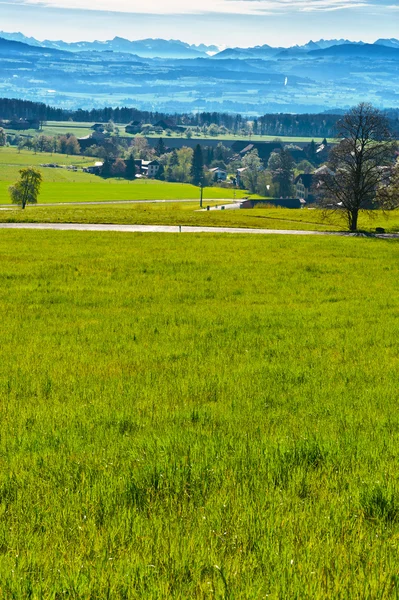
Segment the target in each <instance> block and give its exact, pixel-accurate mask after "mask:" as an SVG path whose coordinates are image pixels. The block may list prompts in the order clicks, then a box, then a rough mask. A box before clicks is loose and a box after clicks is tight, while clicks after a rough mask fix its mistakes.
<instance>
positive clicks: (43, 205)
mask: <svg viewBox="0 0 399 600" xmlns="http://www.w3.org/2000/svg"><path fill="white" fill-rule="evenodd" d="M180 202H198V204H199V200H198V199H197V198H191V199H190V198H180V199H179V200H93V201H91V202H45V203H44V202H43V203H38V204H35V208H38V207H39V208H47V207H48V206H91V205H94V206H98V205H99V204H179V203H180ZM207 202H218V203H219V205H220V204H224V203H226V206H227V203H230V202H233V201H232V199H231V198H230V199H228V198H207V199H206V200H205V199H204V204H205V205H206V203H207ZM0 206H1V207H2V208H1V210H8V209H13V210H17V207H16V206H15V205H13V204H0ZM218 208H219V209H220V206H218ZM202 210H206V208H205V209H202Z"/></svg>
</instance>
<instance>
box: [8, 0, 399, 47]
mask: <svg viewBox="0 0 399 600" xmlns="http://www.w3.org/2000/svg"><path fill="white" fill-rule="evenodd" d="M0 17H1V18H0V28H1V29H2V30H3V31H7V32H14V31H21V32H22V33H24V34H25V35H33V36H34V37H37V38H39V39H45V38H47V39H52V40H55V39H64V40H66V41H78V40H94V39H102V40H103V39H110V38H112V37H114V36H116V35H118V36H122V37H126V38H128V39H142V38H145V37H162V38H167V39H169V38H174V39H181V40H184V41H188V42H193V43H200V42H205V43H213V44H217V45H219V46H239V45H241V46H242V45H245V46H250V45H256V44H271V45H281V46H289V45H293V44H296V43H304V42H307V41H309V39H313V40H318V39H320V38H324V39H330V38H341V37H344V38H349V39H352V40H359V39H363V41H375V40H376V39H377V38H379V37H399V0H144V1H138V0H112V1H111V0H0Z"/></svg>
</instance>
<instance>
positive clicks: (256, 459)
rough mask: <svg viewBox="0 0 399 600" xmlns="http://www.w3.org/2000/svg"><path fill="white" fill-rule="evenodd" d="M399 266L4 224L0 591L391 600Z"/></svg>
mask: <svg viewBox="0 0 399 600" xmlns="http://www.w3.org/2000/svg"><path fill="white" fill-rule="evenodd" d="M43 210H44V209H43ZM28 212H29V211H28ZM398 265H399V244H398V243H397V242H396V241H386V240H375V239H355V238H344V239H343V238H342V239H341V238H339V239H338V238H317V239H313V238H305V239H303V238H295V239H292V238H285V237H278V238H277V237H273V236H271V237H267V238H262V239H259V238H257V237H256V236H255V237H250V236H217V235H173V236H170V235H162V234H161V235H155V234H150V235H129V234H112V233H109V234H108V233H106V234H93V233H76V232H75V233H74V232H68V233H58V232H26V231H25V232H23V231H1V232H0V279H1V282H2V285H1V286H0V303H1V311H2V344H1V360H0V407H1V419H0V456H1V471H0V510H1V515H2V519H1V520H0V598H1V599H3V598H4V599H7V600H8V599H9V598H14V599H15V600H25V599H26V598H34V599H35V600H47V599H52V600H55V599H57V600H58V599H60V598H69V599H72V598H73V599H76V600H77V599H87V600H89V599H93V600H94V599H96V600H97V599H99V598H110V599H111V598H112V600H133V599H138V600H139V599H140V600H141V599H143V598H146V599H149V600H163V599H164V600H169V599H170V598H174V599H176V600H186V599H188V598H190V599H201V600H202V599H208V598H209V599H212V600H216V599H217V600H219V599H230V600H232V599H241V598H245V599H246V600H259V599H261V598H270V599H276V600H277V599H286V598H297V599H298V600H299V599H301V600H302V599H303V598H312V600H322V599H323V600H324V599H326V598H337V599H338V598H342V599H344V598H380V599H388V598H392V599H395V598H398V597H399V577H398V568H397V553H398V539H399V476H398V469H397V464H398V460H399V412H398V406H397V395H398V387H399V378H398V368H399V361H398V337H399V319H398V314H399V266H398Z"/></svg>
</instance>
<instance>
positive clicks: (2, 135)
mask: <svg viewBox="0 0 399 600" xmlns="http://www.w3.org/2000/svg"><path fill="white" fill-rule="evenodd" d="M6 141H7V136H6V132H5V131H4V129H3V128H2V127H0V146H5V145H6Z"/></svg>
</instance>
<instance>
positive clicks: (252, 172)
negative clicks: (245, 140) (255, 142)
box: [242, 150, 262, 194]
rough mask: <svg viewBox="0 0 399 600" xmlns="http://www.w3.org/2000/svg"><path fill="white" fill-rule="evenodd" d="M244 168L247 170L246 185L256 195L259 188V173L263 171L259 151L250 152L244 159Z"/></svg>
mask: <svg viewBox="0 0 399 600" xmlns="http://www.w3.org/2000/svg"><path fill="white" fill-rule="evenodd" d="M242 166H243V167H244V168H245V169H246V170H245V171H244V173H243V181H244V185H245V187H246V188H247V190H248V191H249V192H251V194H255V193H256V190H257V187H258V179H259V173H260V171H261V170H262V161H261V159H260V158H259V154H258V151H257V150H252V151H251V152H248V154H246V155H245V156H244V158H243V159H242Z"/></svg>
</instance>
